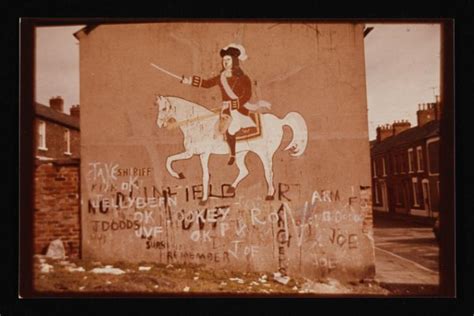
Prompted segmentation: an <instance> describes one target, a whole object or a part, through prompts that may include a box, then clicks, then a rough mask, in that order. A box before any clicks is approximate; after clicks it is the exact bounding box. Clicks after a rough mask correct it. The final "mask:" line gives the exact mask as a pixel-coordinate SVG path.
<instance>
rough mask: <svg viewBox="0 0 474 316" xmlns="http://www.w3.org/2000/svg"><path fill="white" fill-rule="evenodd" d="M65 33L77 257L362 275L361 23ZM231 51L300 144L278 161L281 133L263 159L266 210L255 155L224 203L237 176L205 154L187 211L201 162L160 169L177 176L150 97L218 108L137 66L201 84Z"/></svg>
mask: <svg viewBox="0 0 474 316" xmlns="http://www.w3.org/2000/svg"><path fill="white" fill-rule="evenodd" d="M78 36H79V38H80V78H81V92H80V99H81V100H80V103H81V118H80V119H81V134H82V135H81V159H82V164H81V173H82V174H81V179H82V182H81V186H82V217H81V218H82V227H83V234H82V238H83V256H84V257H85V258H94V259H99V260H111V261H113V260H132V261H148V260H149V261H154V262H162V263H175V262H186V263H198V264H199V263H202V264H206V265H209V266H210V267H214V268H221V267H226V268H232V269H239V270H259V271H269V272H272V271H273V272H275V271H277V270H279V271H281V272H283V273H288V274H289V275H291V274H300V275H305V276H307V277H313V278H318V277H324V276H334V277H338V278H340V279H343V278H346V279H360V278H364V277H371V276H373V274H374V248H373V239H372V208H371V196H370V158H369V141H368V128H367V127H368V123H367V100H366V85H365V72H364V39H363V25H360V24H274V23H264V24H258V23H250V24H239V23H211V24H205V23H182V24H180V23H156V24H127V25H125V24H123V25H99V26H98V27H97V28H95V29H93V30H92V31H91V32H90V33H88V34H85V33H84V32H81V33H79V34H78ZM232 42H235V43H240V44H242V45H243V46H245V48H246V51H247V54H248V56H249V57H248V59H247V60H245V61H243V62H241V67H242V69H243V71H244V72H245V73H246V74H247V75H248V76H249V77H250V78H251V80H252V90H253V91H252V99H251V101H252V102H254V101H257V100H260V99H262V100H267V101H269V102H270V103H271V104H272V109H271V111H270V112H271V113H273V114H274V115H276V116H277V117H278V118H279V119H282V118H283V117H285V115H286V114H287V113H290V112H296V113H299V114H300V115H301V116H302V117H303V119H304V123H305V125H306V127H307V133H305V135H304V136H305V137H306V138H307V146H306V148H305V150H304V153H303V154H302V155H301V156H299V157H292V156H290V154H289V153H290V152H289V151H284V149H285V147H286V146H287V145H288V144H289V143H290V141H291V139H292V129H291V128H289V127H288V126H285V127H284V128H283V131H284V136H283V139H282V140H281V144H280V146H279V148H278V149H277V150H276V152H275V153H274V155H273V157H271V158H270V160H271V161H273V168H272V170H273V184H274V187H275V194H274V199H273V200H271V201H267V200H265V197H266V195H267V184H266V181H265V174H264V168H263V164H262V160H261V159H260V158H259V157H258V156H257V155H256V154H255V153H253V152H251V153H249V154H248V155H247V157H246V159H245V165H246V166H247V168H248V172H249V173H248V176H247V177H246V178H244V179H243V180H242V182H240V183H239V185H238V187H237V189H236V192H235V194H229V193H227V189H228V187H229V186H230V185H231V184H232V183H233V181H234V179H235V178H236V177H237V175H238V168H237V166H236V165H235V164H234V165H232V166H227V160H228V155H211V156H210V160H209V173H210V180H209V182H210V193H209V194H210V197H209V199H208V201H207V202H206V203H205V204H204V205H200V203H199V202H200V200H201V198H202V195H203V187H202V183H203V176H202V174H203V172H202V168H201V162H200V158H199V157H198V156H193V157H192V158H190V159H187V160H181V161H176V162H175V163H174V164H173V168H174V170H176V172H182V173H183V175H184V176H185V178H184V179H176V178H175V177H173V176H172V175H171V174H170V172H169V171H168V170H167V168H166V161H167V159H168V157H170V156H172V155H174V154H177V153H180V152H183V151H184V150H186V146H185V144H183V133H182V132H181V131H180V129H166V128H158V126H157V116H158V108H159V107H160V106H159V105H157V104H156V100H157V99H156V95H161V96H178V97H181V98H184V99H186V100H189V101H192V102H195V103H198V104H201V105H203V106H205V107H207V108H209V109H211V108H216V107H219V106H220V101H221V95H220V91H219V88H217V87H215V88H211V89H202V88H195V87H191V86H188V85H183V84H181V83H180V82H179V81H178V80H176V79H174V78H172V77H170V76H168V75H166V74H164V73H162V72H159V71H157V70H156V69H155V68H153V67H151V66H150V63H151V62H152V63H155V64H157V65H159V66H161V67H163V68H166V69H167V70H170V71H173V72H175V73H177V74H178V75H182V74H184V75H186V76H190V75H200V76H203V77H204V78H208V77H211V76H215V75H218V74H219V72H220V71H221V57H220V56H219V50H220V49H221V48H223V47H225V46H226V45H228V44H229V43H232ZM178 108H179V106H178ZM301 125H302V124H300V128H301ZM196 133H199V131H198V130H196ZM265 133H267V134H265ZM271 133H273V131H271V130H266V131H264V135H270V134H271ZM196 135H197V134H196ZM271 135H273V134H271ZM300 136H301V135H300ZM238 146H239V145H238ZM201 204H203V203H201Z"/></svg>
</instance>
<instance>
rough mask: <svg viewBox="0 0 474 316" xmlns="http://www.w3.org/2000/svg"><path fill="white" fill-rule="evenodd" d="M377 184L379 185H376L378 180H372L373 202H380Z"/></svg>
mask: <svg viewBox="0 0 474 316" xmlns="http://www.w3.org/2000/svg"><path fill="white" fill-rule="evenodd" d="M378 186H379V185H378V182H377V181H375V182H374V192H375V204H380V201H379V191H378Z"/></svg>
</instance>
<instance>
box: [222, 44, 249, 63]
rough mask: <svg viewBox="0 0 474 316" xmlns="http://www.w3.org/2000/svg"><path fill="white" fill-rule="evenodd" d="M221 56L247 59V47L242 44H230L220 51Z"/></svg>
mask: <svg viewBox="0 0 474 316" xmlns="http://www.w3.org/2000/svg"><path fill="white" fill-rule="evenodd" d="M220 55H221V57H224V56H226V55H229V56H232V57H235V58H239V60H246V59H247V53H246V52H245V48H244V47H243V46H242V45H239V44H234V43H232V44H229V45H227V46H226V47H224V48H223V49H221V51H220Z"/></svg>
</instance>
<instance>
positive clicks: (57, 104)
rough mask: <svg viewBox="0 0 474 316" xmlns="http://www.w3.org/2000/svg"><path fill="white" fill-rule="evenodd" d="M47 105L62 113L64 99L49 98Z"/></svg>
mask: <svg viewBox="0 0 474 316" xmlns="http://www.w3.org/2000/svg"><path fill="white" fill-rule="evenodd" d="M49 106H50V107H51V108H52V109H53V110H56V111H58V112H60V113H64V100H63V98H61V97H59V96H58V97H52V98H51V99H49Z"/></svg>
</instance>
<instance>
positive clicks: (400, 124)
mask: <svg viewBox="0 0 474 316" xmlns="http://www.w3.org/2000/svg"><path fill="white" fill-rule="evenodd" d="M410 127H411V123H410V122H408V121H407V120H401V121H395V122H393V124H392V128H393V132H392V133H393V135H394V136H395V135H398V134H400V133H401V132H403V131H406V130H407V129H409V128H410Z"/></svg>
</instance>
